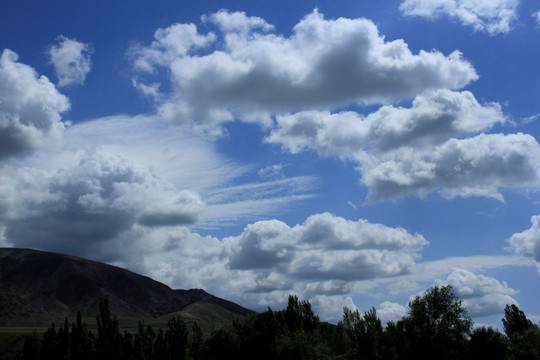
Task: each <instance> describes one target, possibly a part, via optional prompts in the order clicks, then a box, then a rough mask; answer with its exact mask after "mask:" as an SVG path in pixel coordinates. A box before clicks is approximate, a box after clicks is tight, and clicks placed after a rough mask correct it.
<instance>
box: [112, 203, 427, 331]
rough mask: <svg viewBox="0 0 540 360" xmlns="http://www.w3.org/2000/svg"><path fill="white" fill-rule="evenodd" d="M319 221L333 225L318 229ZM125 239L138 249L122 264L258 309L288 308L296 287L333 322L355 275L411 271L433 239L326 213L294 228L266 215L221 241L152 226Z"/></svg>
mask: <svg viewBox="0 0 540 360" xmlns="http://www.w3.org/2000/svg"><path fill="white" fill-rule="evenodd" d="M317 223H319V224H320V226H318V225H317ZM314 227H316V228H318V229H321V230H323V229H326V230H325V231H326V232H323V233H317V234H315V233H314V231H315V228H314ZM342 227H344V228H342ZM122 238H125V239H126V241H128V243H129V244H130V245H129V249H130V251H133V256H132V254H131V253H128V254H126V253H123V252H122V251H118V254H117V261H118V262H119V263H121V264H122V263H123V264H126V265H129V267H130V268H132V269H137V270H139V271H141V272H143V273H145V274H149V275H151V276H153V277H155V278H158V279H159V280H161V281H165V282H166V283H168V284H171V285H172V286H173V287H174V286H177V287H182V288H186V287H204V288H205V289H206V290H208V291H210V292H211V293H214V294H218V295H219V296H224V297H226V298H228V299H232V300H235V301H238V302H240V303H242V304H245V305H246V306H250V307H254V308H257V309H264V308H266V307H267V306H272V307H274V308H280V307H283V306H284V305H285V304H286V300H287V296H288V295H289V294H297V295H298V296H299V297H301V298H306V299H309V300H310V301H312V303H313V306H314V309H316V310H317V312H318V313H319V314H320V315H321V316H322V317H323V318H324V319H326V320H332V321H337V320H339V318H340V317H341V314H342V310H343V306H347V307H349V308H354V303H353V301H352V299H351V298H350V294H351V293H352V292H353V291H354V283H355V281H358V280H362V279H366V278H380V277H387V276H395V275H396V274H402V273H406V272H407V271H408V269H409V268H411V267H412V266H413V265H414V264H415V261H416V260H417V259H418V258H419V255H418V254H419V252H420V251H421V249H422V248H423V247H424V246H425V245H426V244H427V242H426V241H425V239H424V238H423V237H422V236H421V235H418V234H415V235H412V234H409V233H407V232H406V231H404V230H403V229H400V228H390V227H386V226H383V225H378V224H371V223H368V222H367V221H363V220H362V221H357V222H355V221H348V220H345V219H343V218H340V217H336V216H333V215H330V214H327V213H325V214H318V215H313V216H311V217H309V218H308V219H306V221H305V222H304V223H303V224H299V225H296V226H294V227H290V226H288V225H286V224H285V223H283V222H281V221H278V220H269V221H259V222H256V223H253V224H250V225H248V226H247V227H246V228H245V230H244V231H243V232H242V233H241V234H240V235H238V236H233V237H227V238H224V239H221V240H219V239H217V238H214V237H208V236H207V237H202V236H200V235H198V234H195V233H192V232H190V231H189V230H188V229H187V228H164V229H156V228H148V227H145V228H143V227H134V228H133V229H132V230H130V232H127V233H125V234H124V235H123V236H122ZM379 238H380V239H381V240H380V241H377V239H379ZM134 239H147V240H146V241H145V243H137V241H136V240H134ZM124 246H125V244H124ZM143 250H144V251H143ZM179 258H182V259H183V260H182V261H180V262H179V261H178V259H179ZM307 259H310V261H307ZM313 259H316V260H315V261H313ZM238 289H241V291H239V290H238Z"/></svg>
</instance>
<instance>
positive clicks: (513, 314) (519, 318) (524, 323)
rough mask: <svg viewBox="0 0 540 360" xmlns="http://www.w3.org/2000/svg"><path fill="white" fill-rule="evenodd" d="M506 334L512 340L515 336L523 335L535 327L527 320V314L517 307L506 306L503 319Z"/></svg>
mask: <svg viewBox="0 0 540 360" xmlns="http://www.w3.org/2000/svg"><path fill="white" fill-rule="evenodd" d="M502 323H503V327H504V332H505V334H506V336H507V337H508V338H509V339H511V338H512V336H514V334H516V333H517V334H523V333H524V332H525V331H527V329H529V328H531V327H532V326H533V323H532V322H531V321H530V320H529V319H527V317H526V316H525V313H523V311H521V310H520V309H519V308H518V307H517V306H516V305H514V304H512V305H506V307H505V308H504V318H502Z"/></svg>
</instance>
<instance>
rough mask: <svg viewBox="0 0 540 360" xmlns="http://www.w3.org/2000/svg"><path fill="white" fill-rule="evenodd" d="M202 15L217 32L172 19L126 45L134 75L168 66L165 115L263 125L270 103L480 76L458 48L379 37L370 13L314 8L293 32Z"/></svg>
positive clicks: (391, 92) (365, 100)
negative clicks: (423, 47)
mask: <svg viewBox="0 0 540 360" xmlns="http://www.w3.org/2000/svg"><path fill="white" fill-rule="evenodd" d="M203 20H205V21H206V22H214V23H215V24H216V25H217V27H218V30H219V31H218V35H215V34H214V33H208V34H207V35H202V34H199V33H198V31H197V29H196V27H195V25H193V24H175V25H172V26H171V27H169V28H165V29H159V30H158V31H157V32H156V35H155V38H156V39H155V41H154V42H153V43H152V44H151V45H150V46H148V47H143V46H138V47H136V48H135V49H134V50H133V51H132V52H131V55H132V58H133V61H134V64H135V68H136V69H137V70H139V72H140V75H139V76H140V78H138V80H137V84H143V82H142V80H141V78H142V77H143V76H148V75H151V74H152V73H153V72H156V71H157V70H158V69H161V68H165V69H168V70H169V71H170V74H171V83H172V85H173V86H172V87H173V89H174V90H173V91H172V92H171V93H169V94H165V95H166V100H164V101H163V102H161V103H160V104H159V113H160V114H161V115H163V116H164V117H166V118H170V119H175V120H182V121H191V120H194V119H195V120H197V121H201V122H204V123H220V122H223V121H231V120H233V119H234V118H237V117H239V118H241V119H242V120H245V121H258V122H261V123H263V124H266V125H269V124H271V119H270V116H271V115H272V114H276V113H282V112H289V111H298V110H304V109H307V108H317V109H321V108H329V107H335V106H340V105H345V104H350V103H362V104H370V103H386V102H389V101H395V100H401V99H409V98H411V97H413V96H414V95H415V94H417V93H419V92H422V91H424V90H427V89H437V88H460V87H463V86H465V85H466V84H468V83H469V82H471V81H473V80H476V79H477V78H478V76H477V74H476V72H475V70H474V69H473V67H472V66H471V64H470V63H468V62H467V61H465V60H463V59H462V58H461V54H460V53H459V52H454V53H452V54H450V55H449V56H444V55H443V54H441V53H440V52H437V51H431V52H426V51H420V52H419V53H418V54H416V55H415V54H413V53H411V51H410V50H409V49H408V46H407V44H406V43H405V42H404V41H403V40H395V41H392V42H385V41H384V37H383V36H381V35H379V33H378V30H377V27H376V26H375V25H374V24H373V23H372V22H371V21H369V20H366V19H345V18H339V19H337V20H326V19H324V17H323V16H322V14H320V13H318V12H317V11H316V10H315V11H314V12H312V13H311V14H309V15H307V16H306V17H305V18H304V19H302V20H301V21H300V22H299V23H298V24H297V25H296V26H295V27H294V29H293V33H292V35H291V36H290V37H283V36H281V35H276V34H273V33H268V32H269V31H270V30H271V29H272V27H271V26H270V25H269V24H267V23H266V22H265V21H264V20H263V19H260V18H254V17H247V16H246V15H245V14H243V13H228V12H225V11H221V12H219V13H217V14H211V15H207V16H204V17H203ZM257 30H261V31H257ZM211 45H212V46H211ZM151 84H153V85H151V87H152V89H155V88H156V86H155V85H154V84H155V81H153V82H151Z"/></svg>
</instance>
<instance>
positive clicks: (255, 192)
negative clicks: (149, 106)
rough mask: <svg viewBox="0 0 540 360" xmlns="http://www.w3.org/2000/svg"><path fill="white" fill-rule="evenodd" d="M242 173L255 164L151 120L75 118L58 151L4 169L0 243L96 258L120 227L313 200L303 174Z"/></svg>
mask: <svg viewBox="0 0 540 360" xmlns="http://www.w3.org/2000/svg"><path fill="white" fill-rule="evenodd" d="M155 139H160V141H159V142H156V141H155ZM249 173H252V174H254V173H256V168H254V167H253V166H250V165H245V164H238V163H235V162H233V161H231V160H229V159H227V158H225V157H224V156H222V155H220V154H218V152H217V151H216V149H215V148H214V145H213V143H212V142H211V141H210V142H209V141H208V138H206V137H204V136H201V134H198V133H193V132H190V129H187V128H180V127H177V126H171V124H170V123H168V122H166V121H163V119H160V118H157V117H151V116H150V117H145V116H138V117H134V118H131V117H127V116H116V117H110V118H105V119H96V120H93V121H87V122H84V123H79V124H75V125H72V126H70V127H68V128H67V129H66V130H65V137H64V141H63V142H62V143H61V144H59V146H58V148H57V149H51V151H42V152H40V153H35V154H34V155H33V156H29V157H26V158H24V159H23V160H22V161H21V162H19V163H17V164H14V163H13V164H12V163H6V164H5V165H4V166H3V168H2V172H1V173H0V182H1V183H2V186H1V187H0V228H1V229H2V242H3V243H11V244H13V246H31V247H36V248H42V249H45V248H47V249H55V250H58V251H65V252H70V253H75V254H78V255H82V256H92V257H94V258H100V257H99V254H100V251H101V250H99V251H98V250H96V248H97V247H100V245H99V244H101V243H103V242H110V243H115V244H118V243H119V242H122V241H124V240H121V239H123V238H124V235H125V234H127V233H133V232H134V233H137V232H140V231H142V232H143V233H146V232H148V231H149V230H144V229H145V228H156V232H157V233H159V231H160V230H159V229H162V228H165V227H173V228H177V227H179V226H182V225H189V226H191V227H192V228H194V227H196V228H199V229H203V228H209V227H210V228H212V227H219V228H222V227H224V226H231V225H238V224H244V223H245V222H247V221H250V220H253V219H260V218H261V217H263V216H264V217H268V216H270V215H271V214H277V213H280V212H282V211H283V209H284V208H288V209H290V208H292V204H293V203H294V202H297V201H301V200H303V199H306V198H308V197H311V196H313V195H312V194H310V192H311V191H312V190H313V189H314V183H315V180H314V179H313V178H311V177H307V176H306V177H293V178H283V179H278V180H271V181H261V182H257V183H246V184H243V185H241V186H238V185H233V183H237V182H238V178H240V177H242V176H245V175H246V174H249ZM29 224H32V226H29ZM141 229H142V230H141ZM110 251H112V250H110ZM113 258H114V256H113V255H110V258H109V257H107V258H103V257H101V258H100V259H101V260H109V259H113Z"/></svg>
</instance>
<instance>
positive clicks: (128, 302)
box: [0, 248, 252, 326]
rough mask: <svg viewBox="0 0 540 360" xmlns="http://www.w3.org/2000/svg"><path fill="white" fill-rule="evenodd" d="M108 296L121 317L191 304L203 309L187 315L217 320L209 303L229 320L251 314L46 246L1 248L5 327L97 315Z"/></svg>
mask: <svg viewBox="0 0 540 360" xmlns="http://www.w3.org/2000/svg"><path fill="white" fill-rule="evenodd" d="M104 295H107V296H108V297H109V301H110V306H111V311H112V312H113V313H114V314H116V315H118V316H120V317H134V318H143V319H144V318H159V317H163V316H166V315H168V314H172V313H178V312H180V313H181V312H182V311H183V310H185V309H187V308H188V307H190V309H197V310H198V312H193V311H191V312H189V313H186V317H188V318H189V319H191V320H199V321H201V320H206V321H208V320H210V321H212V316H210V315H209V314H205V313H204V312H205V309H207V310H209V307H211V308H213V309H214V310H215V311H217V312H218V313H220V314H221V316H228V315H230V318H232V317H233V316H242V317H243V316H247V315H249V314H251V313H252V311H251V310H248V309H246V308H244V307H242V306H240V305H238V304H235V303H233V302H231V301H228V300H225V299H221V298H218V297H216V296H214V295H212V294H209V293H207V292H205V291H204V290H201V289H190V290H183V289H172V288H170V287H169V286H167V285H165V284H163V283H160V282H158V281H156V280H153V279H151V278H150V277H148V276H144V275H141V274H137V273H135V272H132V271H130V270H127V269H124V268H121V267H118V266H114V265H109V264H105V263H102V262H98V261H93V260H89V259H86V258H82V257H78V256H73V255H67V254H59V253H53V252H46V251H41V250H33V249H19V248H0V326H22V325H32V326H35V325H40V324H48V323H50V322H51V321H62V320H63V319H64V318H65V317H73V316H75V315H76V313H77V311H81V313H82V315H83V316H87V317H93V316H95V315H96V314H97V311H98V307H99V299H100V298H101V297H102V296H104ZM194 304H198V305H199V306H193V305H194ZM203 305H204V306H203Z"/></svg>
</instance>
